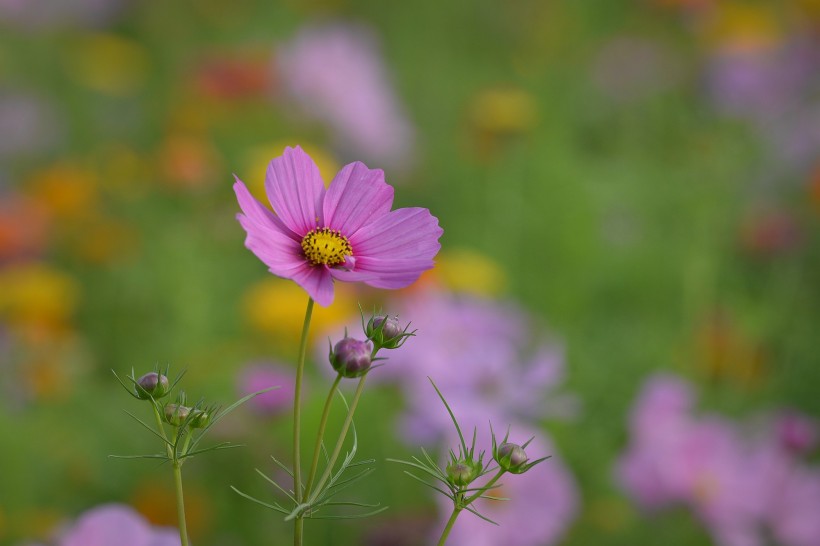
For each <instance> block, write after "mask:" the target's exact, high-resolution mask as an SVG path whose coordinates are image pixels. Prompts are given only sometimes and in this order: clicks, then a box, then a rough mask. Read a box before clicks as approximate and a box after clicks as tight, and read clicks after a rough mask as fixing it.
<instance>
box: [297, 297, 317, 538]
mask: <svg viewBox="0 0 820 546" xmlns="http://www.w3.org/2000/svg"><path fill="white" fill-rule="evenodd" d="M311 314H313V298H310V297H309V298H308V303H307V309H306V310H305V322H304V324H303V325H302V340H301V341H300V342H299V360H298V362H297V364H296V386H295V387H294V389H293V494H294V495H295V496H296V502H297V504H298V503H301V502H302V462H301V458H302V456H301V445H300V442H301V428H302V375H304V371H305V353H306V352H307V342H308V330H310V316H311ZM303 524H304V521H303V520H302V518H300V517H299V518H296V519H295V520H294V522H293V544H294V546H301V544H302V529H303Z"/></svg>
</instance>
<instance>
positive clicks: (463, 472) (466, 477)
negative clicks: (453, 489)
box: [447, 460, 481, 487]
mask: <svg viewBox="0 0 820 546" xmlns="http://www.w3.org/2000/svg"><path fill="white" fill-rule="evenodd" d="M480 472H481V468H480V467H479V466H478V465H476V464H475V463H472V462H471V461H464V460H461V461H453V462H451V463H450V464H448V465H447V480H448V481H449V482H450V483H451V484H453V485H456V486H459V487H460V486H464V485H469V484H471V483H472V482H473V480H475V479H476V478H477V477H478V475H479V473H480Z"/></svg>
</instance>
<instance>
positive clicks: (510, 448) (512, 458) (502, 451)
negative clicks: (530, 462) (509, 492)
mask: <svg viewBox="0 0 820 546" xmlns="http://www.w3.org/2000/svg"><path fill="white" fill-rule="evenodd" d="M496 462H498V465H499V466H500V467H501V468H503V469H504V470H506V471H507V472H512V473H514V474H518V473H519V472H516V471H517V470H521V467H522V466H523V465H524V464H525V463H526V462H527V454H526V453H525V452H524V448H522V447H521V446H520V445H518V444H510V443H503V444H501V445H500V446H498V453H497V455H496Z"/></svg>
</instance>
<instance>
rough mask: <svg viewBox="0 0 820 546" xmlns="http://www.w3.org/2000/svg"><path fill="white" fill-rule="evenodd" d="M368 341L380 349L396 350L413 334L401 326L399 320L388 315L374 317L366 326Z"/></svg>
mask: <svg viewBox="0 0 820 546" xmlns="http://www.w3.org/2000/svg"><path fill="white" fill-rule="evenodd" d="M365 334H366V335H367V339H369V340H371V341H373V343H374V344H375V345H376V347H377V348H379V349H396V348H398V347H401V346H402V344H403V343H404V341H405V340H406V339H407V338H408V337H410V336H411V335H413V334H412V332H411V333H407V332H406V331H405V330H403V329H402V327H401V325H399V321H398V318H396V317H390V316H387V315H376V316H375V317H372V318H371V319H370V320H369V321H368V322H367V326H365Z"/></svg>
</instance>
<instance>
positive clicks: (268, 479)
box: [254, 468, 296, 503]
mask: <svg viewBox="0 0 820 546" xmlns="http://www.w3.org/2000/svg"><path fill="white" fill-rule="evenodd" d="M254 470H256V472H257V473H258V474H259V475H260V476H262V477H263V478H265V480H266V481H267V482H268V483H270V484H271V485H273V486H274V487H275V488H276V489H278V490H279V491H281V492H282V493H284V494H285V496H287V498H289V499H290V500H292V501H293V502H294V503H295V502H296V497H294V496H293V495H292V494H291V493H290V491H287V490H286V489H283V488H282V486H280V485H279V484H278V483H276V481H275V480H272V479H271V478H269V477H268V476H267V475H266V474H265V473H264V472H262V471H261V470H259V469H258V468H254Z"/></svg>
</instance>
